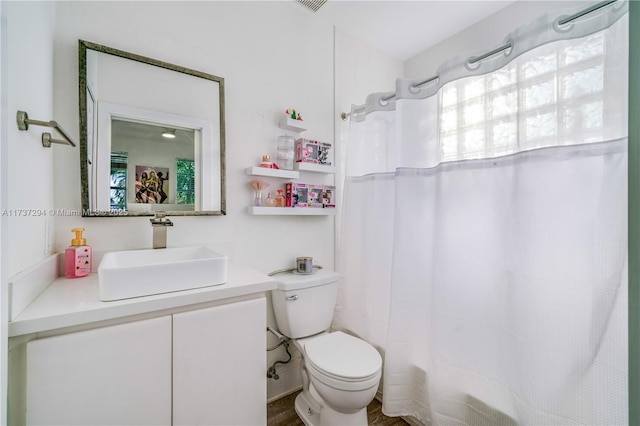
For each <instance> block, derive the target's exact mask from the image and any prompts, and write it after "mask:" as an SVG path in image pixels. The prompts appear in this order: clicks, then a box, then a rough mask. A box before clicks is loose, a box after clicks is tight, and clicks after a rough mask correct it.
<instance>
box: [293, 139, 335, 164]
mask: <svg viewBox="0 0 640 426" xmlns="http://www.w3.org/2000/svg"><path fill="white" fill-rule="evenodd" d="M331 148H332V146H331V144H330V143H327V142H320V141H316V140H311V139H304V138H300V139H297V140H296V162H297V163H312V164H321V165H324V166H330V165H331V157H332V152H331Z"/></svg>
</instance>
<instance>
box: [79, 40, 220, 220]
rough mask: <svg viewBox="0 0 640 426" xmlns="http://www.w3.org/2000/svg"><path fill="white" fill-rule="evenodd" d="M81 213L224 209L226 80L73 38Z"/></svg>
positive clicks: (183, 212) (213, 212)
mask: <svg viewBox="0 0 640 426" xmlns="http://www.w3.org/2000/svg"><path fill="white" fill-rule="evenodd" d="M78 47H79V50H78V57H79V90H80V92H79V95H80V96H79V99H80V174H81V176H80V177H81V182H82V215H83V216H113V217H118V216H152V215H154V214H155V212H156V211H166V212H167V214H168V215H172V216H180V215H182V216H186V215H224V214H226V212H225V210H226V208H225V206H226V202H225V125H224V79H223V78H221V77H218V76H215V75H211V74H206V73H203V72H200V71H195V70H192V69H188V68H184V67H181V66H178V65H173V64H169V63H166V62H162V61H159V60H156V59H151V58H147V57H144V56H140V55H138V54H134V53H129V52H125V51H122V50H118V49H114V48H111V47H107V46H103V45H99V44H95V43H91V42H88V41H84V40H79V43H78Z"/></svg>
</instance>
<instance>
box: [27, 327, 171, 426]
mask: <svg viewBox="0 0 640 426" xmlns="http://www.w3.org/2000/svg"><path fill="white" fill-rule="evenodd" d="M26 354H27V355H26V357H27V359H26V362H27V369H26V372H27V374H26V382H27V383H26V392H27V395H26V407H27V410H26V423H27V424H28V425H52V424H57V425H124V424H131V425H132V424H136V425H169V424H171V317H170V316H164V317H160V318H152V319H147V320H142V321H135V322H131V323H125V324H119V325H113V326H108V327H102V328H97V329H93V330H85V331H80V332H76V333H69V334H63V335H60V336H53V337H46V338H43V339H35V340H32V341H30V342H29V343H27V348H26Z"/></svg>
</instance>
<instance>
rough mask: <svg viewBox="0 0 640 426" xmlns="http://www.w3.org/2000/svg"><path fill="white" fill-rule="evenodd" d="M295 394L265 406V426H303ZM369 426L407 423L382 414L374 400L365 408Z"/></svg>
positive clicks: (380, 405)
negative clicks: (297, 409) (296, 408)
mask: <svg viewBox="0 0 640 426" xmlns="http://www.w3.org/2000/svg"><path fill="white" fill-rule="evenodd" d="M298 393H300V392H295V393H292V394H291V395H288V396H285V397H284V398H280V399H278V400H276V401H273V402H272V403H270V404H267V426H304V423H303V422H302V420H300V418H299V417H298V415H297V414H296V410H295V408H293V400H294V399H295V398H296V396H298ZM367 417H368V420H369V425H375V426H407V425H408V423H407V422H405V421H404V420H402V419H400V418H396V417H387V416H385V415H384V414H382V404H380V403H379V402H378V401H377V400H376V399H374V400H373V401H372V402H371V404H369V407H367Z"/></svg>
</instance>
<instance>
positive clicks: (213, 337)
mask: <svg viewBox="0 0 640 426" xmlns="http://www.w3.org/2000/svg"><path fill="white" fill-rule="evenodd" d="M229 266H230V267H229V272H228V278H227V282H226V283H224V284H222V285H217V286H211V287H203V288H197V289H193V290H183V291H176V292H172V293H165V294H157V295H152V296H146V297H138V298H133V299H126V300H118V301H112V302H102V301H100V298H99V285H98V276H97V274H90V275H89V276H87V277H85V278H83V279H82V281H78V280H74V279H70V278H66V277H60V278H57V279H56V280H55V281H54V282H53V283H51V284H50V285H49V286H48V287H47V288H46V289H45V290H44V291H42V292H41V293H40V295H39V296H38V297H37V298H36V299H34V300H33V301H32V302H31V303H30V304H29V305H28V306H27V307H26V308H24V310H23V311H22V312H21V313H20V314H19V315H17V316H16V317H15V318H14V319H13V320H12V321H11V322H10V323H9V353H8V355H9V357H8V364H9V380H8V381H9V398H8V399H9V402H8V408H9V409H8V412H9V418H8V421H7V424H11V425H18V426H20V425H24V424H29V425H30V424H47V425H53V424H59V425H62V424H64V425H73V424H76V425H78V424H82V425H87V426H89V425H106V424H108V425H145V424H146V425H172V424H174V425H207V426H209V425H232V424H235V425H264V424H266V411H267V376H266V371H267V354H266V347H267V346H266V345H267V341H266V335H267V333H266V328H267V299H266V294H267V292H268V291H270V290H273V289H275V287H276V285H275V280H273V278H270V277H268V276H267V275H265V274H263V273H261V272H259V271H256V270H253V269H251V268H248V267H246V266H243V265H238V264H236V263H230V265H229ZM17 288H19V287H18V286H16V289H17ZM14 294H15V292H14ZM0 424H4V419H3V421H0Z"/></svg>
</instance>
